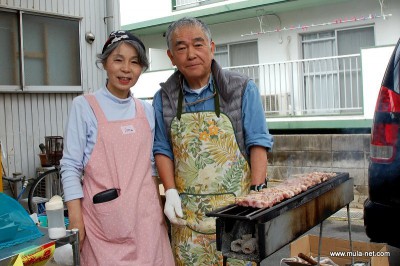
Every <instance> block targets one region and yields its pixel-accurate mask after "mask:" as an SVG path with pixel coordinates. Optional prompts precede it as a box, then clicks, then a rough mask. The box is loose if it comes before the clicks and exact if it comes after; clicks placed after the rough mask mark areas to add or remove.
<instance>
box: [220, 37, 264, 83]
mask: <svg viewBox="0 0 400 266" xmlns="http://www.w3.org/2000/svg"><path fill="white" fill-rule="evenodd" d="M214 58H215V60H216V61H217V62H218V64H219V65H220V66H221V67H223V68H231V69H230V70H232V71H237V72H241V73H243V74H245V75H247V76H248V77H249V78H251V79H253V80H254V82H255V83H256V84H257V86H259V79H260V78H259V77H260V74H259V67H258V66H253V67H240V66H246V65H256V64H258V48H257V42H256V41H252V42H243V43H233V44H222V45H216V46H215V53H214Z"/></svg>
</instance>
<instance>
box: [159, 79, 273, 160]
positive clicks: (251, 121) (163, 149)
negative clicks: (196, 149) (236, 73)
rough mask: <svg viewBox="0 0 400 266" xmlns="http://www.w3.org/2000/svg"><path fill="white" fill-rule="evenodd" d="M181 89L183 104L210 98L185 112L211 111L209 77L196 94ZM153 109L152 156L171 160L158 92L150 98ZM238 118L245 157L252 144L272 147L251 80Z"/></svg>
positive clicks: (211, 92)
mask: <svg viewBox="0 0 400 266" xmlns="http://www.w3.org/2000/svg"><path fill="white" fill-rule="evenodd" d="M183 89H184V101H185V103H191V102H195V101H199V100H201V99H206V98H210V99H208V100H206V101H199V103H197V104H195V105H190V106H186V107H185V110H186V112H195V111H213V110H215V108H214V98H213V97H211V96H212V95H213V94H214V87H213V82H212V77H210V81H209V83H208V86H207V87H206V88H204V89H203V90H202V91H201V92H200V93H197V92H194V91H192V90H191V89H190V88H189V87H188V86H187V85H186V82H184V85H183ZM153 106H154V111H155V115H156V128H155V136H154V144H153V153H154V154H163V155H166V156H168V157H169V158H171V160H173V158H174V157H173V152H172V147H171V143H170V141H169V139H168V134H167V132H166V130H165V126H164V118H163V110H162V97H161V91H160V90H159V91H158V92H157V93H156V94H155V95H154V99H153ZM242 119H243V129H244V141H245V146H246V151H247V154H248V155H249V153H250V147H251V146H254V145H256V146H262V147H266V148H267V150H270V149H271V148H272V145H273V137H272V135H271V134H269V131H268V127H267V122H266V119H265V115H264V110H263V108H262V103H261V97H260V92H259V91H258V88H257V85H256V84H255V83H254V81H252V80H249V82H248V83H247V87H246V89H245V91H244V95H243V98H242Z"/></svg>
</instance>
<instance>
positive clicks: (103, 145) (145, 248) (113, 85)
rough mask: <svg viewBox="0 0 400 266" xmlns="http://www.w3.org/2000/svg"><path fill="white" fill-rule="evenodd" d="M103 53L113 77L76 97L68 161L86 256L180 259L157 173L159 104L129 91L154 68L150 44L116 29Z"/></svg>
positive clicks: (73, 218)
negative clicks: (171, 237)
mask: <svg viewBox="0 0 400 266" xmlns="http://www.w3.org/2000/svg"><path fill="white" fill-rule="evenodd" d="M98 59H99V60H98V62H99V63H101V64H102V66H103V68H104V70H105V71H106V72H107V77H108V78H107V82H106V84H105V87H103V88H101V89H99V90H97V91H96V92H95V93H93V94H88V95H82V96H78V97H76V98H75V99H74V101H73V104H72V108H71V112H70V114H69V119H68V124H67V126H66V131H65V135H64V141H65V142H64V154H63V158H62V160H61V174H62V182H63V187H64V194H65V195H64V196H65V201H66V203H67V207H68V213H69V220H70V228H78V229H79V240H80V244H81V263H82V265H90V266H91V265H165V266H170V265H174V259H173V256H172V252H171V247H170V244H169V239H168V233H167V229H166V226H165V221H164V217H163V214H162V209H161V204H160V200H159V195H158V190H157V186H156V184H155V182H154V178H153V177H152V163H151V158H152V156H151V150H152V145H153V136H154V124H155V123H154V113H153V108H152V106H151V105H150V104H149V103H146V102H144V101H141V100H138V99H135V98H134V97H133V95H132V94H131V92H130V88H131V87H132V86H134V85H135V84H136V82H137V80H138V78H139V76H140V75H141V73H142V72H143V71H144V70H146V68H147V67H148V60H147V58H146V52H145V47H144V44H143V43H142V42H141V41H140V40H139V39H138V38H137V37H136V36H134V35H132V34H130V33H129V32H125V31H115V32H112V33H111V34H110V36H109V38H108V40H107V41H106V43H105V44H104V47H103V50H102V53H101V54H99V55H98ZM83 173H84V174H83ZM82 174H83V179H82V178H81V176H82Z"/></svg>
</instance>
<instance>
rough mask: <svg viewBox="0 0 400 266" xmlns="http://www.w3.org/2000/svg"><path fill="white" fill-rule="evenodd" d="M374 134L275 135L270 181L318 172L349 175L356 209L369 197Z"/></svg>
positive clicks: (269, 169) (270, 155)
mask: <svg viewBox="0 0 400 266" xmlns="http://www.w3.org/2000/svg"><path fill="white" fill-rule="evenodd" d="M369 154H370V134H333V135H330V134H327V135H275V136H274V147H273V150H272V152H270V153H269V154H268V178H269V179H270V181H271V182H279V181H282V180H284V179H286V178H289V177H290V176H291V175H295V174H302V173H308V172H314V171H325V172H348V173H349V175H350V177H351V178H353V179H354V201H353V202H352V203H351V204H352V206H353V207H357V208H362V206H363V205H362V204H363V203H364V200H365V199H366V197H367V195H368V164H369Z"/></svg>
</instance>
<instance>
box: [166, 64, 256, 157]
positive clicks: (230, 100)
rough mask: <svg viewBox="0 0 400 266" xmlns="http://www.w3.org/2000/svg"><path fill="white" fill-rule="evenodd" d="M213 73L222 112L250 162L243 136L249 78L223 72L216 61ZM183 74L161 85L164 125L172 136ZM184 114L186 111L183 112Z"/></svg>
mask: <svg viewBox="0 0 400 266" xmlns="http://www.w3.org/2000/svg"><path fill="white" fill-rule="evenodd" d="M211 72H212V75H213V78H214V82H215V84H216V85H217V87H218V91H219V102H220V110H221V112H223V113H224V114H226V115H227V116H228V117H229V119H230V120H231V123H232V125H233V129H234V131H235V137H236V141H237V143H238V146H239V148H240V151H241V152H242V154H243V156H244V157H245V158H246V160H247V161H248V162H249V156H248V155H247V153H246V148H245V144H244V135H243V120H242V98H243V94H244V90H245V89H246V87H247V82H248V81H249V78H248V77H247V76H245V75H243V74H241V73H238V72H232V71H226V70H223V69H222V68H221V67H220V66H219V65H218V63H217V62H216V61H214V60H213V62H212V64H211ZM180 77H181V73H180V72H179V71H176V72H175V73H174V74H172V75H171V76H170V77H169V78H168V80H167V81H166V82H165V83H161V84H160V86H161V95H162V105H163V115H164V124H165V127H166V132H167V133H168V135H169V134H170V127H171V122H172V119H174V117H176V114H177V107H178V96H179V89H182V88H181V84H180V83H181V80H180ZM183 112H184V111H183Z"/></svg>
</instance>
